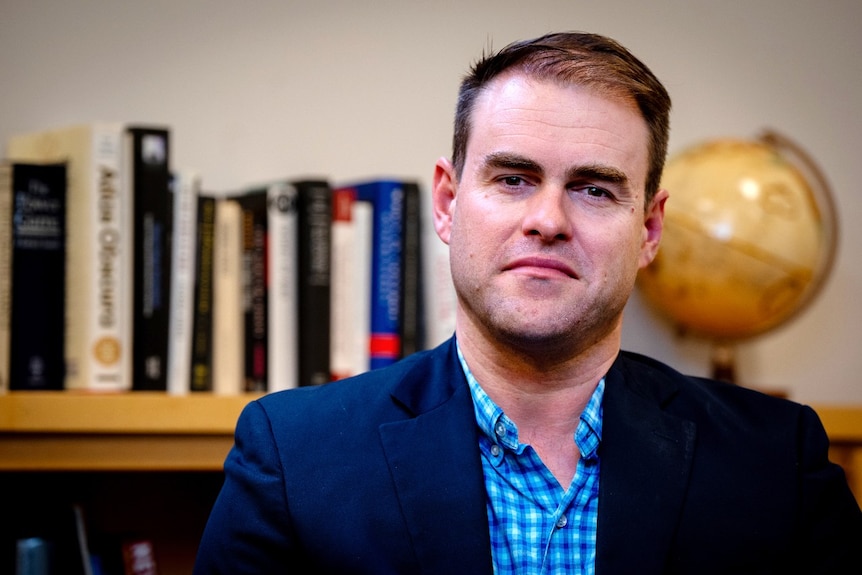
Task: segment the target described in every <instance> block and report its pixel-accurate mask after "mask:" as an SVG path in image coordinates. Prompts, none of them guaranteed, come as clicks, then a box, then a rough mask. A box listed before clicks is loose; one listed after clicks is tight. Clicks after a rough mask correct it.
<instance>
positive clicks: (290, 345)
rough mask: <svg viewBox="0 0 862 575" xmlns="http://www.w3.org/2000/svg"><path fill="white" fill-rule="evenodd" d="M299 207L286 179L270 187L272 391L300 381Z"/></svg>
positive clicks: (270, 374)
mask: <svg viewBox="0 0 862 575" xmlns="http://www.w3.org/2000/svg"><path fill="white" fill-rule="evenodd" d="M296 209H297V192H296V187H295V186H293V185H291V184H290V183H287V182H277V183H274V184H272V185H271V186H269V188H268V189H267V214H268V218H269V220H268V226H269V266H268V269H269V307H268V314H269V317H268V324H267V325H268V329H269V350H268V355H267V359H268V361H269V365H268V375H269V379H268V381H267V388H268V390H269V391H280V390H283V389H290V388H293V387H296V386H297V385H298V381H299V340H298V325H299V305H298V288H299V279H298V278H299V275H298V265H297V256H298V251H297V239H298V237H299V223H298V214H297V211H296Z"/></svg>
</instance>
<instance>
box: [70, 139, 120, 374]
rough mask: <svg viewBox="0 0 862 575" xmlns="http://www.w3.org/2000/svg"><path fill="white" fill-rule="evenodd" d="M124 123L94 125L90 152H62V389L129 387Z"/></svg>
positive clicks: (72, 150)
mask: <svg viewBox="0 0 862 575" xmlns="http://www.w3.org/2000/svg"><path fill="white" fill-rule="evenodd" d="M123 129H124V128H123V126H122V125H120V124H96V125H94V126H93V127H92V129H91V130H90V132H89V133H90V136H89V138H88V143H89V149H88V150H86V151H84V152H83V153H82V152H81V151H80V150H77V149H71V150H67V151H68V152H69V153H71V154H72V156H71V160H70V162H71V165H70V168H71V173H70V179H69V195H68V196H67V208H68V210H69V211H71V210H72V209H73V206H74V209H75V210H80V211H79V213H82V212H84V213H85V215H83V216H82V217H77V216H76V217H74V218H72V219H71V220H70V219H68V218H67V230H66V231H67V234H68V241H67V257H66V281H67V285H66V288H67V289H66V387H67V388H70V389H76V388H81V389H91V390H95V391H124V390H128V389H131V387H132V283H133V279H132V264H133V261H132V257H133V253H132V242H133V238H132V233H133V232H132V214H133V210H134V204H133V198H132V195H131V189H130V188H129V187H128V184H129V182H128V180H127V174H126V173H124V169H123V162H124V158H123Z"/></svg>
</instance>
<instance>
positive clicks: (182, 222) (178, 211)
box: [167, 169, 201, 395]
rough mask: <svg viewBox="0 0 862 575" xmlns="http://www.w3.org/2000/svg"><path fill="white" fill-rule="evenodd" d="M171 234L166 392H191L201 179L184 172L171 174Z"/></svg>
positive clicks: (189, 172)
mask: <svg viewBox="0 0 862 575" xmlns="http://www.w3.org/2000/svg"><path fill="white" fill-rule="evenodd" d="M171 187H172V193H173V231H172V233H171V277H170V282H171V296H170V302H171V303H170V311H169V319H168V372H167V383H168V387H167V389H168V393H170V394H173V395H183V394H186V393H188V392H189V391H191V369H192V368H191V364H192V327H193V326H192V322H193V320H194V289H195V269H196V268H197V266H196V259H197V254H196V252H197V217H198V213H197V211H198V195H199V194H200V187H201V176H200V174H199V173H198V172H197V171H196V170H192V169H185V170H180V171H178V172H177V173H176V174H174V179H173V182H172V186H171Z"/></svg>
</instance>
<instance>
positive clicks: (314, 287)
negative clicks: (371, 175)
mask: <svg viewBox="0 0 862 575" xmlns="http://www.w3.org/2000/svg"><path fill="white" fill-rule="evenodd" d="M296 185H297V191H298V196H297V198H298V213H299V240H298V247H299V258H298V260H299V303H300V305H299V385H301V386H302V385H319V384H322V383H326V382H327V381H330V379H331V375H330V361H329V348H330V344H329V321H330V320H329V317H330V305H331V303H330V297H331V289H330V286H331V270H332V268H331V258H332V240H331V233H332V188H331V187H330V186H329V184H328V183H327V182H325V181H303V182H298V183H297V184H296Z"/></svg>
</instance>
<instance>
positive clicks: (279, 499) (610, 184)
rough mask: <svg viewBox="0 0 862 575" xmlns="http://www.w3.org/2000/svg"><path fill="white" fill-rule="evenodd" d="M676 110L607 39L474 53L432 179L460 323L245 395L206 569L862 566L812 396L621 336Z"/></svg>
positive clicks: (657, 204) (661, 197) (782, 569)
mask: <svg viewBox="0 0 862 575" xmlns="http://www.w3.org/2000/svg"><path fill="white" fill-rule="evenodd" d="M669 110H670V99H669V98H668V96H667V93H666V91H665V89H664V88H663V87H662V85H661V84H660V83H659V81H658V80H657V79H656V78H655V77H654V76H653V74H652V73H651V72H650V71H649V70H648V69H647V68H646V66H644V65H643V64H642V63H641V62H639V61H638V60H637V59H636V58H635V57H634V56H632V55H631V54H630V53H629V52H627V51H626V50H625V49H624V48H623V47H621V46H619V45H618V44H617V43H615V42H613V41H612V40H610V39H607V38H604V37H601V36H596V35H589V34H554V35H549V36H545V37H543V38H539V39H536V40H532V41H528V42H521V43H517V44H514V45H511V46H509V47H507V48H505V49H503V50H502V51H501V52H500V53H498V54H495V55H491V56H489V57H487V58H485V59H483V60H482V61H481V62H479V63H478V64H477V65H476V66H475V67H474V68H473V70H472V71H471V73H470V74H469V75H468V76H467V78H466V79H465V80H464V82H463V84H462V87H461V92H460V98H459V103H458V111H457V114H456V125H455V139H454V150H453V158H452V161H451V162H450V161H449V160H447V159H441V160H439V161H438V162H437V165H436V169H435V173H434V185H433V212H434V224H435V228H436V231H437V234H438V235H439V237H440V238H441V239H442V240H443V241H444V242H445V243H447V244H448V245H449V249H450V256H451V258H450V259H451V267H452V277H453V280H454V283H455V287H456V292H457V296H458V308H457V320H456V330H455V337H454V338H453V339H452V340H450V341H449V342H447V343H445V344H443V345H442V346H440V347H438V348H437V349H435V350H431V351H429V352H423V353H419V354H416V355H413V356H411V357H409V358H407V359H405V360H403V361H402V362H400V363H398V364H396V365H395V366H393V367H390V368H386V369H383V370H378V371H375V372H371V373H368V374H365V375H361V376H359V377H356V378H353V379H351V380H346V381H342V382H337V383H333V384H328V385H326V386H322V387H318V388H303V389H299V390H294V391H289V392H285V393H280V394H272V395H269V396H267V397H264V398H263V399H261V400H259V401H256V402H253V403H252V404H250V405H249V406H248V407H247V408H246V410H245V411H244V413H243V415H242V416H241V418H240V421H239V423H238V426H237V431H236V446H235V447H234V449H233V450H232V452H231V454H230V455H229V456H228V459H227V461H226V463H225V470H226V482H225V485H224V488H223V491H222V493H221V495H220V496H219V499H218V502H217V503H216V505H215V507H214V509H213V512H212V516H211V518H210V521H209V524H208V526H207V529H206V532H205V534H204V537H203V540H202V543H201V547H200V551H199V557H198V564H197V566H196V572H197V573H198V574H209V573H230V574H237V573H282V572H291V573H293V572H308V573H373V574H375V575H379V574H384V573H439V574H452V573H469V574H479V573H492V572H496V573H597V574H599V575H608V574H632V573H637V574H639V575H643V574H652V573H680V574H692V575H705V574H727V573H781V574H785V573H805V574H808V573H848V572H852V571H848V569H852V568H853V567H852V566H853V565H855V566H856V568H858V566H859V565H862V563H860V562H859V549H860V548H862V513H860V511H859V507H858V506H857V504H856V502H855V501H854V499H853V497H852V495H851V493H850V491H849V489H848V487H847V483H846V480H845V478H844V475H843V473H842V471H841V469H840V468H839V467H837V466H835V465H833V464H831V463H830V462H829V461H828V459H827V446H828V441H827V439H826V436H825V433H824V431H823V428H822V426H821V425H820V423H819V421H818V419H817V417H816V415H815V414H814V413H813V411H811V410H810V409H808V408H806V407H803V406H800V405H797V404H794V403H791V402H788V401H783V400H778V399H774V398H769V397H766V396H762V395H760V394H757V393H755V392H752V391H748V390H745V389H742V388H737V387H733V386H730V385H727V384H721V383H717V382H711V381H706V380H700V379H694V378H689V377H685V376H683V375H681V374H679V373H677V372H675V371H674V370H672V369H671V368H669V367H667V366H665V365H662V364H660V363H658V362H656V361H654V360H650V359H648V358H645V357H641V356H637V355H633V354H628V353H625V352H621V351H620V331H621V325H622V315H623V308H624V306H625V303H626V301H627V299H628V297H629V294H630V293H631V291H632V289H633V287H634V282H635V276H636V274H637V271H638V270H639V269H640V268H642V267H643V266H646V265H647V264H648V263H649V262H650V261H651V260H652V259H653V257H654V256H655V253H656V251H657V249H658V245H659V240H660V237H661V232H662V224H663V216H664V204H665V201H666V199H667V197H668V193H667V192H666V191H664V190H660V189H659V180H660V176H661V171H662V167H663V163H664V158H665V155H666V146H667V138H668V115H669Z"/></svg>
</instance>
